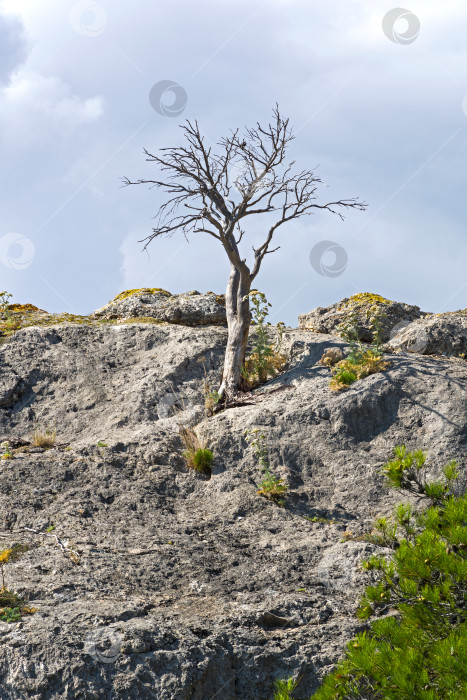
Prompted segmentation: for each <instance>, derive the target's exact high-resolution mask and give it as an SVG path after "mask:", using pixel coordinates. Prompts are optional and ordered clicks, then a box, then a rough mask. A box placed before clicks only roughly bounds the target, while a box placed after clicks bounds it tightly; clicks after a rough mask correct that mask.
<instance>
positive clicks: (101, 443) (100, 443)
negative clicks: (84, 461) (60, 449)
mask: <svg viewBox="0 0 467 700" xmlns="http://www.w3.org/2000/svg"><path fill="white" fill-rule="evenodd" d="M97 447H108V445H107V443H106V442H102V441H101V440H99V442H98V443H97ZM67 449H68V448H67ZM69 449H71V448H69Z"/></svg>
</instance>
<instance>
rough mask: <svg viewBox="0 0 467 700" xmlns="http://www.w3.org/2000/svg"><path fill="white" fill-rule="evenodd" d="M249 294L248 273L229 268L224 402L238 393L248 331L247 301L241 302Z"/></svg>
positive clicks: (222, 391)
mask: <svg viewBox="0 0 467 700" xmlns="http://www.w3.org/2000/svg"><path fill="white" fill-rule="evenodd" d="M249 291H250V271H249V270H248V268H247V267H246V265H245V269H242V270H241V271H239V270H238V269H237V268H236V267H235V266H234V265H231V267H230V277H229V282H228V284H227V290H226V294H225V307H226V315H227V326H228V329H229V335H228V338H227V347H226V350H225V358H224V371H223V373H222V384H221V387H220V389H219V394H220V395H221V396H222V397H224V398H225V399H226V400H227V401H229V400H232V399H234V398H235V396H236V395H237V393H238V392H239V390H240V382H241V377H242V375H241V369H242V367H243V365H244V363H245V353H246V344H247V341H248V333H249V330H250V319H251V314H250V300H249V298H248V297H247V299H245V300H244V297H245V296H247V295H248V293H249Z"/></svg>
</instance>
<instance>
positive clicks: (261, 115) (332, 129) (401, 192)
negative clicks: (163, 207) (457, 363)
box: [0, 0, 467, 325]
mask: <svg viewBox="0 0 467 700" xmlns="http://www.w3.org/2000/svg"><path fill="white" fill-rule="evenodd" d="M393 9H394V5H393V4H392V3H391V2H387V1H384V2H383V1H381V0H330V2H327V3H323V2H322V1H321V0H320V1H319V2H318V1H317V0H303V1H302V0H267V2H262V1H261V0H257V1H253V2H252V1H251V0H248V2H245V1H243V0H219V1H218V2H214V0H209V1H208V0H198V2H196V3H192V2H188V1H187V0H172V1H171V2H170V3H159V2H153V1H150V0H135V2H132V3H127V2H123V0H112V1H111V0H99V1H98V2H92V1H88V0H83V1H82V2H77V3H76V2H73V1H72V0H70V1H69V0H41V1H40V2H38V0H0V163H1V165H0V178H1V180H0V185H1V187H0V290H2V289H5V290H8V291H9V292H11V293H13V295H14V299H13V301H16V302H22V303H24V302H32V303H34V304H36V305H37V306H40V307H41V308H44V309H47V310H50V311H68V312H73V313H89V312H91V311H92V310H94V309H96V308H98V307H100V306H102V305H104V304H105V303H106V302H107V301H108V300H109V299H111V298H112V297H113V296H114V295H115V294H117V293H118V292H120V291H122V290H123V289H128V288H135V287H138V288H139V287H162V288H165V289H168V290H169V291H171V292H184V291H188V290H192V289H198V290H199V291H208V290H212V291H215V292H223V291H224V289H225V285H226V281H227V276H228V263H227V260H226V257H225V254H224V252H223V250H222V249H221V248H219V246H218V243H217V241H215V240H214V239H211V238H210V237H208V236H206V235H203V234H198V235H197V236H195V237H194V238H192V239H191V240H190V241H189V242H186V241H185V239H184V238H183V235H182V234H175V235H174V236H173V237H172V238H168V239H164V240H157V241H154V242H153V243H151V245H150V248H149V257H148V255H147V254H146V253H144V252H142V247H143V244H142V243H139V242H138V241H140V240H141V239H143V238H144V237H145V236H147V235H148V234H149V233H150V232H151V228H152V225H153V221H152V217H153V216H154V214H155V213H156V210H157V207H158V205H159V204H160V203H161V202H162V201H163V198H162V197H163V195H162V194H161V193H158V192H156V191H155V190H151V189H148V188H146V187H144V186H140V187H128V188H122V187H121V178H122V177H123V176H128V177H129V178H130V179H138V178H141V177H151V176H152V177H154V176H155V174H156V173H155V170H154V169H153V168H152V167H151V166H150V165H149V164H147V163H146V162H145V157H144V154H143V148H144V147H146V148H147V149H148V150H150V151H153V152H154V151H156V150H157V149H158V148H163V147H167V146H176V145H178V144H181V143H182V141H183V137H182V132H181V129H180V124H181V123H183V120H185V119H197V120H198V122H199V124H200V128H201V131H202V133H203V134H204V135H205V137H206V139H207V141H208V142H209V143H210V144H212V145H215V144H216V142H217V141H218V140H219V139H220V138H221V137H222V136H224V135H227V134H228V133H229V131H230V129H232V128H235V127H243V126H244V125H254V124H255V122H256V121H259V122H261V123H267V122H268V120H269V119H270V117H271V112H272V108H273V107H274V105H275V103H276V102H278V103H279V106H280V109H281V111H282V113H283V114H284V115H286V116H289V117H290V120H291V124H292V126H293V127H294V131H295V135H296V138H295V140H294V142H293V144H292V145H291V148H290V157H291V158H292V157H293V158H294V159H295V160H296V162H297V167H300V168H314V167H315V166H318V170H317V173H318V174H319V175H320V176H321V178H322V179H323V181H324V183H326V186H323V187H322V188H321V190H320V191H319V198H320V202H322V203H324V202H325V201H328V200H329V199H330V200H332V199H334V198H335V197H338V198H347V197H355V196H358V197H360V198H361V199H363V200H365V201H366V202H368V204H369V207H368V210H367V211H366V212H363V213H362V212H351V213H350V214H349V215H348V216H347V217H346V219H345V221H340V219H339V218H338V217H336V216H333V215H332V214H330V213H328V212H324V213H319V214H318V215H313V216H310V217H307V218H305V219H301V220H300V221H299V222H297V223H291V224H290V225H288V226H284V227H282V228H281V229H279V232H278V234H277V245H280V246H281V248H280V250H278V251H277V252H276V253H274V254H273V255H269V256H267V257H266V259H265V262H264V266H263V269H262V271H261V273H260V275H259V277H258V278H257V282H256V284H257V287H258V288H259V289H261V290H262V291H264V292H265V293H266V295H267V297H268V298H269V300H270V301H271V302H272V304H273V309H272V320H273V321H279V320H283V321H285V322H286V323H288V324H290V325H296V323H297V315H298V314H299V313H303V312H306V311H309V310H311V309H312V308H314V307H316V306H326V305H328V304H330V303H333V302H335V301H338V300H339V299H341V298H343V297H345V296H350V295H352V294H355V293H356V292H360V291H372V292H376V293H379V294H382V295H383V296H385V297H388V298H391V299H395V300H398V301H405V302H407V303H413V304H418V305H419V306H420V307H421V308H422V309H423V310H426V311H434V312H441V311H445V310H453V309H458V308H465V307H467V276H466V252H467V239H466V218H467V216H466V215H467V196H466V184H467V182H466V181H467V177H466V158H467V39H466V37H467V5H466V4H465V0H447V1H446V2H445V3H439V0H417V1H414V2H412V1H411V2H410V4H409V5H408V6H407V7H406V8H405V9H401V10H399V11H397V9H396V11H395V12H391V10H393ZM162 81H167V82H166V83H165V86H167V84H168V83H169V82H171V83H172V84H173V85H175V86H180V88H178V87H176V92H172V91H170V89H169V90H166V92H165V93H164V94H163V95H162V97H161V99H160V101H159V103H156V107H158V108H159V109H158V110H157V109H154V107H153V105H152V104H151V102H150V100H149V94H150V92H151V90H152V89H153V87H154V86H158V87H156V88H154V90H153V95H154V94H155V93H157V91H159V93H160V92H161V89H162V88H161V87H160V86H159V84H160V83H162ZM163 87H164V85H163ZM184 95H186V99H185V98H184ZM174 99H175V102H174ZM152 102H153V103H154V102H155V100H154V99H153V100H152ZM164 112H166V114H164ZM167 112H168V114H167ZM173 112H175V113H176V114H175V115H174V114H173ZM251 218H252V219H253V218H254V217H251ZM264 227H265V222H262V221H261V219H259V218H257V220H256V221H253V220H252V221H251V222H250V228H247V233H246V235H245V238H244V242H245V248H244V250H245V255H250V254H251V245H252V243H254V242H255V241H257V240H259V238H258V237H260V236H261V233H262V232H264V230H265V229H264ZM322 241H329V242H330V243H329V244H321V242H322ZM317 244H321V245H318V247H317V248H314V246H316V245H317ZM313 249H314V252H312V251H313ZM310 254H311V261H310ZM312 262H314V265H312Z"/></svg>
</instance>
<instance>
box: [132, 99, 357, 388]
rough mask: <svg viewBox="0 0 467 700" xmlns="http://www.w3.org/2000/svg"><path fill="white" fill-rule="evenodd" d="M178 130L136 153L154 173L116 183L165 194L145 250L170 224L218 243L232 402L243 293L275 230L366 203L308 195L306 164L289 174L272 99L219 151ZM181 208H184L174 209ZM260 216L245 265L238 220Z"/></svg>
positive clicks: (245, 321) (193, 129)
mask: <svg viewBox="0 0 467 700" xmlns="http://www.w3.org/2000/svg"><path fill="white" fill-rule="evenodd" d="M181 128H182V129H183V131H184V136H185V144H184V145H183V146H177V147H171V148H162V149H160V151H159V155H153V154H152V153H149V151H147V150H145V151H144V152H145V154H146V156H147V158H146V160H147V161H149V162H152V163H156V165H157V166H158V168H159V171H160V173H161V175H160V179H156V180H137V181H135V182H132V181H131V180H129V179H128V178H124V180H123V184H124V185H140V184H149V185H152V186H154V187H160V188H162V189H163V190H164V191H165V192H166V193H167V194H169V195H171V196H170V198H169V200H168V201H167V202H166V203H165V204H163V205H162V206H161V207H160V208H159V210H158V213H157V215H156V217H155V218H156V226H155V227H154V228H153V232H152V234H151V235H149V236H148V237H147V238H145V239H143V242H145V246H144V248H145V249H146V248H147V246H148V245H149V243H150V242H151V241H152V240H153V239H154V238H158V237H159V236H163V235H171V234H173V233H174V232H175V231H178V230H181V231H183V233H184V235H185V237H187V235H188V234H189V233H205V234H208V235H210V236H212V238H215V239H216V240H217V241H218V242H219V243H220V245H222V247H223V248H224V250H225V253H226V255H227V257H228V259H229V262H230V276H229V280H228V283H227V290H226V295H225V305H226V314H227V325H228V340H227V347H226V352H225V359H224V369H223V376H222V383H221V386H220V388H219V394H220V395H221V396H222V397H224V398H225V399H227V400H232V399H233V398H234V397H235V395H236V394H237V393H238V391H239V387H240V383H241V369H242V367H243V364H244V361H245V352H246V344H247V340H248V332H249V328H250V305H249V297H248V294H249V292H250V290H251V288H252V283H253V280H254V279H255V278H256V276H257V274H258V272H259V271H260V268H261V265H262V262H263V260H264V258H265V256H266V255H268V254H269V253H273V252H274V251H276V250H278V248H279V246H277V247H275V248H272V247H271V244H272V240H273V237H274V234H275V233H276V231H277V230H278V228H279V227H280V226H282V225H283V224H286V223H287V222H288V221H291V220H292V219H299V218H300V217H302V216H305V215H308V214H311V213H312V212H313V210H316V209H327V210H328V211H330V212H332V213H333V214H337V215H338V216H339V217H340V218H341V219H343V214H342V212H343V211H344V210H345V209H359V210H364V209H365V208H366V204H365V203H364V202H361V201H359V200H358V199H357V198H353V199H341V200H338V201H336V202H327V203H325V204H319V203H318V202H317V201H316V200H317V190H318V187H319V185H320V184H322V180H321V179H320V178H319V177H318V176H317V175H316V174H315V173H314V172H313V171H312V170H302V171H297V172H294V165H295V162H294V161H292V162H290V163H286V161H285V158H286V150H287V146H288V144H289V143H290V141H292V139H293V138H294V136H293V134H292V131H291V129H290V128H289V120H288V119H285V118H283V117H281V115H280V113H279V108H278V106H277V105H276V108H275V109H274V110H273V120H272V122H271V123H270V124H268V126H267V127H262V126H261V125H260V124H259V123H257V124H256V127H255V128H246V129H245V131H244V133H243V134H242V135H239V130H238V129H237V130H235V131H233V132H232V133H231V134H230V136H228V137H225V138H222V139H221V140H220V141H219V143H218V144H217V145H218V146H219V147H220V150H219V152H214V151H213V149H212V147H211V146H209V147H208V146H207V145H206V142H205V139H204V137H203V136H202V135H201V133H200V130H199V126H198V122H197V121H195V122H194V123H192V122H190V121H187V122H186V124H184V125H182V127H181ZM181 207H183V208H184V209H185V210H188V211H180V208H181ZM260 214H263V215H270V216H269V217H265V219H269V220H268V225H267V228H266V230H267V233H266V234H265V237H264V240H263V242H262V243H261V245H260V246H259V247H258V248H253V254H254V256H253V261H252V263H251V264H250V265H248V264H247V260H246V258H245V257H242V254H241V253H240V249H239V244H240V242H241V241H242V239H243V237H244V235H245V231H244V228H243V226H244V225H245V223H246V220H247V217H249V216H252V215H260ZM271 216H272V219H273V220H272V221H271Z"/></svg>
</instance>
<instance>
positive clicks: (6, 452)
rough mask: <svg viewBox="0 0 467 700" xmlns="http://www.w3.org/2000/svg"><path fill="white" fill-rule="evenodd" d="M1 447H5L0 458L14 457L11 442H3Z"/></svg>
mask: <svg viewBox="0 0 467 700" xmlns="http://www.w3.org/2000/svg"><path fill="white" fill-rule="evenodd" d="M0 447H1V448H2V449H3V454H2V455H1V456H0V459H14V457H13V455H12V453H11V452H10V443H9V442H8V440H5V441H4V442H2V443H1V444H0Z"/></svg>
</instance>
